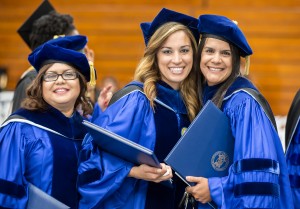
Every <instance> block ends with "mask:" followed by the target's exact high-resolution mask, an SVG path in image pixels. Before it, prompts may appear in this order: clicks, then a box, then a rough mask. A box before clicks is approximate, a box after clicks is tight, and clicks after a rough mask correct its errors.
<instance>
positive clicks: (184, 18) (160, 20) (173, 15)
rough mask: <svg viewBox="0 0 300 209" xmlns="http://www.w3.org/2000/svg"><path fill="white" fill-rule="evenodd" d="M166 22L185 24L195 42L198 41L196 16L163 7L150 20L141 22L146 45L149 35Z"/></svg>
mask: <svg viewBox="0 0 300 209" xmlns="http://www.w3.org/2000/svg"><path fill="white" fill-rule="evenodd" d="M167 22H178V23H181V24H183V25H185V26H187V27H188V28H189V29H190V30H191V32H192V34H193V35H194V37H195V39H196V42H197V43H198V41H199V33H198V30H197V25H198V20H197V18H194V17H191V16H188V15H185V14H182V13H179V12H175V11H172V10H169V9H166V8H163V9H162V10H161V11H160V12H159V13H158V14H157V15H156V17H155V18H154V20H153V21H152V22H144V23H141V24H140V26H141V29H142V31H143V35H144V40H145V44H146V46H147V45H148V41H149V40H150V38H151V36H152V35H153V34H154V33H155V31H156V30H157V29H158V28H159V27H160V26H161V25H163V24H165V23H167Z"/></svg>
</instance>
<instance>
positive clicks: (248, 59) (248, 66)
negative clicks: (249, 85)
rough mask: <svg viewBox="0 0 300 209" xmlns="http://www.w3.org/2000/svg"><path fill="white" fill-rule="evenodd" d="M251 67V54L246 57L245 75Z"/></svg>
mask: <svg viewBox="0 0 300 209" xmlns="http://www.w3.org/2000/svg"><path fill="white" fill-rule="evenodd" d="M249 69H250V56H246V57H245V75H249Z"/></svg>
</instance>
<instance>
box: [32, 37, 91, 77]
mask: <svg viewBox="0 0 300 209" xmlns="http://www.w3.org/2000/svg"><path fill="white" fill-rule="evenodd" d="M86 43H87V37H86V36H82V35H75V36H65V37H58V38H55V39H52V40H50V41H47V42H46V43H44V44H42V45H41V46H39V47H37V48H36V49H35V50H34V51H33V52H32V53H31V54H30V55H29V56H28V61H29V62H30V64H31V65H32V66H33V67H34V68H35V70H36V71H37V72H39V70H40V69H41V68H42V67H43V66H44V65H45V64H49V63H55V62H63V63H67V64H69V65H71V66H74V67H75V68H76V69H77V70H78V71H80V72H81V73H82V74H83V75H84V77H85V78H86V80H87V81H90V80H92V79H95V72H94V69H91V68H90V64H89V61H88V59H87V58H86V56H85V54H84V53H83V52H80V51H78V50H81V49H83V48H84V46H85V45H86ZM91 71H93V72H91Z"/></svg>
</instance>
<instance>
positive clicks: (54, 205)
mask: <svg viewBox="0 0 300 209" xmlns="http://www.w3.org/2000/svg"><path fill="white" fill-rule="evenodd" d="M28 187H29V189H28V202H27V206H26V209H41V208H43V209H68V208H70V207H69V206H67V205H65V204H63V203H62V202H60V201H58V200H57V199H55V198H54V197H51V196H50V195H48V194H47V193H46V192H44V191H42V190H41V189H39V188H37V187H36V186H34V185H33V184H30V183H29V185H28Z"/></svg>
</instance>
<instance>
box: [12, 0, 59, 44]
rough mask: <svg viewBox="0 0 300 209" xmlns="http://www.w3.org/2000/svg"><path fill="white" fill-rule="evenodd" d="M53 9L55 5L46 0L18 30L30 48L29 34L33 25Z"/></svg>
mask: <svg viewBox="0 0 300 209" xmlns="http://www.w3.org/2000/svg"><path fill="white" fill-rule="evenodd" d="M51 11H55V9H54V7H53V6H52V5H51V4H50V2H49V1H48V0H44V1H43V2H42V3H41V4H40V6H39V7H38V8H37V9H36V10H35V11H34V12H33V13H32V14H31V15H30V17H29V18H28V19H27V20H26V21H25V22H24V23H23V24H22V26H21V27H20V28H19V29H18V30H17V32H18V33H19V35H20V36H21V38H22V39H23V40H24V41H25V43H26V44H27V45H28V46H29V48H30V45H31V44H30V40H29V35H30V33H31V30H32V25H33V23H34V21H36V20H37V19H39V18H40V17H42V16H43V15H46V14H49V13H50V12H51Z"/></svg>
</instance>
